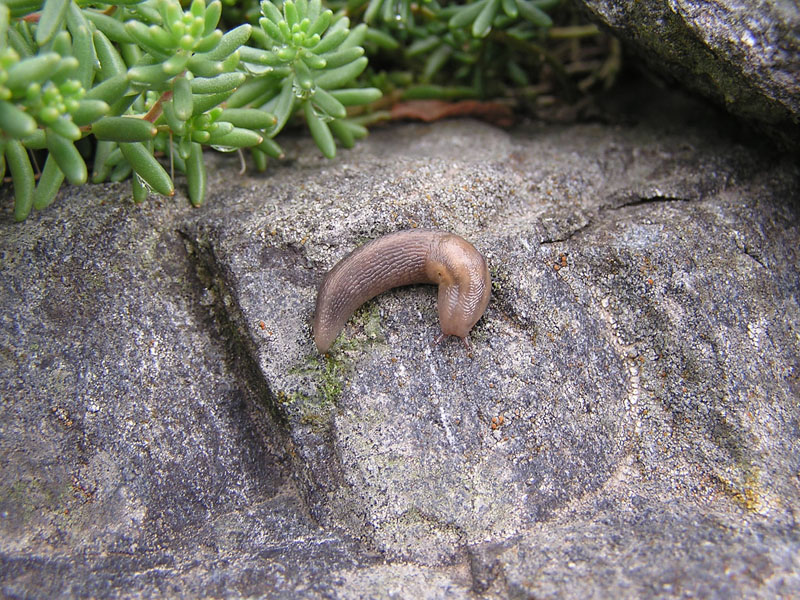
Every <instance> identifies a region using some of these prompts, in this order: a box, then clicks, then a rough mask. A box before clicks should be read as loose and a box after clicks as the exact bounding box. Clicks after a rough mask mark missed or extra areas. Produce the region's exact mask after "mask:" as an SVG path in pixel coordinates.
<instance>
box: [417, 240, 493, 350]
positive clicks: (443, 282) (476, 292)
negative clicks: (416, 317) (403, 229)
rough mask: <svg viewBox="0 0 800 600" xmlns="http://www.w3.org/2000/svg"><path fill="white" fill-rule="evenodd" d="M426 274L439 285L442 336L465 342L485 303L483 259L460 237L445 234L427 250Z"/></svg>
mask: <svg viewBox="0 0 800 600" xmlns="http://www.w3.org/2000/svg"><path fill="white" fill-rule="evenodd" d="M427 271H428V276H429V277H430V278H431V280H432V281H435V282H436V283H438V284H439V303H438V304H439V321H440V323H441V326H442V334H444V335H455V336H458V337H460V338H462V339H464V340H465V339H466V337H467V336H468V335H469V332H470V330H471V329H472V327H473V326H474V325H475V323H477V322H478V319H480V318H481V316H482V315H483V311H485V310H486V305H487V304H489V294H490V293H491V287H492V282H491V278H490V277H489V268H488V266H487V265H486V260H485V259H484V258H483V256H481V254H480V252H478V251H477V250H476V249H475V247H474V246H473V245H472V244H470V243H469V242H468V241H466V240H465V239H464V238H461V237H459V236H457V235H448V236H445V237H443V238H441V239H440V240H439V241H438V242H437V243H436V244H435V246H434V247H433V248H432V249H431V254H430V261H429V263H428V266H427Z"/></svg>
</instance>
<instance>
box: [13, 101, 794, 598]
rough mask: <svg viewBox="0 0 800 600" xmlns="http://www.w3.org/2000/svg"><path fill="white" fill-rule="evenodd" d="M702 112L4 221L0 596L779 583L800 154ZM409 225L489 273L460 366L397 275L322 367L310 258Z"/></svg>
mask: <svg viewBox="0 0 800 600" xmlns="http://www.w3.org/2000/svg"><path fill="white" fill-rule="evenodd" d="M640 110H641V108H640ZM702 110H703V109H700V108H698V109H697V111H700V113H698V112H697V111H694V112H692V111H686V112H682V113H678V114H670V113H668V112H663V111H655V112H654V113H644V114H643V113H641V112H640V113H638V114H635V115H628V116H627V117H626V124H617V125H599V124H594V125H592V124H588V125H587V124H584V125H570V126H543V125H527V126H524V127H519V128H518V129H516V130H515V131H514V132H513V133H508V132H504V131H501V130H499V129H495V128H492V127H490V126H487V125H482V124H478V123H475V122H472V121H452V122H441V123H436V124H433V125H403V126H394V127H391V128H385V129H378V130H376V131H375V132H373V134H372V135H371V136H370V138H369V139H368V140H366V141H365V142H363V143H361V144H359V145H358V146H357V147H356V148H355V149H354V150H353V151H350V152H342V153H341V154H340V155H339V157H338V158H337V159H335V160H334V161H326V160H323V159H322V158H320V157H318V155H317V154H316V153H315V152H314V150H313V146H312V143H311V142H310V141H309V140H305V139H298V140H296V141H294V142H290V143H288V144H287V145H286V150H287V154H288V155H289V156H290V157H292V158H291V160H290V161H289V162H288V163H287V164H284V165H276V166H273V167H272V168H271V170H270V171H269V172H268V173H266V174H265V175H261V174H249V175H247V176H244V177H240V178H237V177H235V176H234V173H235V168H236V167H235V166H234V161H232V160H230V159H228V158H227V157H222V158H219V157H217V158H214V159H213V161H214V162H213V164H214V165H215V168H214V169H212V171H211V174H210V178H209V186H210V187H209V189H210V191H211V192H210V197H209V200H208V204H207V206H206V207H204V208H202V209H200V210H190V209H188V208H186V205H185V202H184V201H183V200H181V199H175V200H157V199H153V198H151V199H150V200H149V201H148V202H147V203H146V204H144V205H142V206H133V205H130V204H128V203H126V202H121V201H120V200H119V199H118V197H119V196H120V195H121V193H122V192H123V191H124V190H126V189H127V187H126V186H118V185H109V186H101V187H98V186H92V187H83V188H79V189H75V188H70V189H68V190H67V193H66V194H65V196H66V197H63V198H61V200H60V201H59V202H58V203H56V204H55V205H54V206H53V207H52V208H51V209H48V210H47V211H44V212H42V213H37V214H36V215H34V216H33V217H32V218H31V219H29V220H28V221H26V222H25V223H23V224H21V225H16V224H13V223H12V216H11V214H10V211H9V210H6V212H5V213H4V215H3V222H2V223H0V228H2V234H0V258H2V262H3V285H2V287H1V288H0V294H2V297H3V303H4V306H5V307H6V310H5V311H4V312H3V314H2V317H0V325H2V327H0V336H1V343H2V347H3V348H4V352H3V353H2V355H0V356H2V361H3V362H2V367H1V368H2V372H3V378H2V383H0V386H2V388H0V389H1V390H2V391H1V392H0V393H2V397H3V398H4V402H3V404H2V407H0V411H2V414H0V428H2V429H0V434H1V435H0V458H2V460H3V464H4V465H8V467H6V468H5V469H3V471H2V475H0V489H1V490H2V495H1V496H0V560H2V572H3V574H4V577H3V584H2V585H3V588H2V591H3V594H4V595H9V596H15V595H30V596H54V595H75V596H163V595H189V596H200V595H202V596H209V595H210V596H233V597H242V596H267V597H287V598H288V597H320V596H324V597H335V598H348V599H349V598H366V597H377V598H384V597H385V598H389V597H394V596H396V595H407V596H408V597H411V596H413V597H421V598H468V597H476V595H478V596H479V597H484V598H503V597H520V598H525V597H531V596H535V597H558V598H586V597H640V596H648V595H652V596H656V595H657V596H660V597H683V596H711V597H727V596H746V597H764V598H767V597H775V596H778V595H783V596H787V597H788V596H792V595H797V594H800V578H799V577H798V573H800V564H798V558H797V557H798V556H800V552H799V551H800V535H799V533H798V528H797V525H796V521H795V517H794V515H796V514H797V511H798V509H800V500H798V498H800V495H799V494H798V484H799V481H798V472H800V453H798V448H797V439H798V434H799V433H800V432H799V431H798V429H800V421H799V420H798V412H797V399H798V392H799V391H800V390H799V388H800V386H799V385H798V372H800V341H798V337H797V331H798V330H800V307H798V300H797V290H798V289H800V286H799V285H798V284H800V270H798V264H800V261H798V258H800V257H798V253H800V250H798V248H800V245H798V237H799V236H798V212H799V211H800V202H798V200H799V199H800V198H799V197H798V189H800V186H798V184H799V183H800V169H798V168H797V166H796V165H794V164H792V162H791V161H790V160H789V159H787V158H785V157H781V156H780V155H776V154H770V153H769V152H768V151H765V150H764V148H763V147H761V146H751V147H750V146H745V145H740V144H738V143H736V142H735V141H732V140H731V138H729V137H726V135H724V134H722V133H720V131H719V129H718V127H717V122H716V121H715V119H714V118H707V119H698V118H697V115H698V114H703V113H702ZM681 115H683V116H684V117H685V116H687V115H691V117H690V118H691V120H692V121H693V122H695V123H696V122H697V121H702V122H703V124H700V125H698V124H687V122H686V119H685V118H684V117H682V116H681ZM408 227H437V228H442V229H448V230H452V231H455V232H456V233H459V234H461V235H463V236H465V237H467V238H468V239H470V240H471V241H472V242H473V243H474V244H475V245H476V247H477V248H478V249H479V250H481V251H482V252H483V253H484V254H485V255H486V257H487V259H488V261H489V264H490V268H491V272H492V276H493V298H492V301H491V302H490V305H489V308H488V310H487V312H486V314H485V316H484V317H483V319H481V321H479V323H478V325H477V326H476V327H475V329H474V330H473V333H472V335H471V339H472V344H473V350H472V352H467V351H466V350H465V348H464V347H463V346H462V345H461V344H460V343H459V342H458V340H456V339H451V340H445V341H444V342H442V343H441V344H439V345H437V346H434V345H432V343H431V342H432V341H433V340H434V338H435V337H436V336H437V335H438V323H437V317H436V307H435V302H436V300H435V290H434V289H433V288H432V287H431V286H414V287H410V288H402V289H397V290H393V291H391V292H388V293H386V294H383V295H381V296H380V297H378V298H377V299H376V300H374V301H371V302H369V303H367V304H366V305H365V306H364V307H363V308H361V309H360V310H359V311H357V313H356V315H355V316H354V318H353V319H351V321H350V322H349V323H348V325H347V326H346V327H345V329H344V332H343V334H342V335H341V336H340V337H339V339H338V340H337V342H336V343H335V344H334V347H333V349H332V351H331V352H330V353H329V355H327V356H325V357H321V356H319V355H317V353H316V351H315V348H314V344H313V340H312V338H311V335H310V326H309V323H310V318H311V314H312V311H313V305H314V298H315V293H316V286H317V285H318V282H319V280H320V279H321V277H322V275H323V274H324V272H325V271H326V270H327V269H328V268H330V267H331V266H332V265H333V264H334V263H335V262H336V261H337V260H338V259H339V258H341V257H342V256H343V255H344V254H346V253H347V252H349V251H350V250H352V249H353V248H354V247H356V246H357V245H358V244H360V243H363V242H364V241H366V240H368V239H371V238H373V237H375V236H377V235H380V234H383V233H386V232H389V231H394V230H396V229H400V228H408ZM6 399H7V400H6ZM65 573H69V574H70V576H69V579H68V580H67V579H65V577H64V574H65Z"/></svg>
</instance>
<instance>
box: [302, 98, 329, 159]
mask: <svg viewBox="0 0 800 600" xmlns="http://www.w3.org/2000/svg"><path fill="white" fill-rule="evenodd" d="M303 113H304V114H305V117H306V122H307V123H308V129H309V130H310V131H311V137H312V138H314V142H316V144H317V146H318V147H319V149H320V150H321V151H322V154H323V155H325V156H326V157H327V158H333V157H334V156H336V142H334V141H333V135H331V130H330V129H329V128H328V124H327V123H325V121H323V120H322V119H321V118H320V117H319V115H317V113H316V112H314V107H313V106H311V102H310V101H308V100H306V101H305V102H303Z"/></svg>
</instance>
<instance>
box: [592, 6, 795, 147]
mask: <svg viewBox="0 0 800 600" xmlns="http://www.w3.org/2000/svg"><path fill="white" fill-rule="evenodd" d="M581 4H582V5H583V6H585V7H586V9H587V10H588V12H589V14H590V15H591V16H592V18H594V19H595V20H597V21H599V22H600V23H602V24H603V25H606V26H607V27H609V28H610V29H611V31H612V32H613V33H614V35H615V36H617V37H618V38H620V39H621V40H622V41H623V43H624V44H625V45H626V46H627V48H628V50H629V54H630V55H631V56H633V57H635V59H636V60H641V61H642V62H643V63H644V64H646V65H647V66H648V67H649V68H650V69H652V70H653V71H654V72H656V73H659V74H660V75H662V76H663V77H665V79H666V80H667V82H668V83H672V82H677V83H679V84H680V85H682V86H683V87H684V88H686V89H688V90H691V91H693V92H695V93H698V94H700V95H702V96H704V97H706V98H708V99H710V100H712V101H713V102H715V103H716V104H718V105H720V106H723V107H725V108H726V109H727V110H728V111H730V112H731V113H732V114H734V115H737V116H738V117H741V118H743V119H745V120H746V121H747V122H749V123H750V124H751V125H755V126H756V127H757V128H759V129H761V130H763V131H764V132H766V133H767V134H768V135H770V136H771V137H773V138H774V139H776V140H778V142H779V143H780V144H782V145H784V146H786V147H789V148H792V149H794V150H795V151H797V150H800V142H798V140H800V33H798V32H800V8H798V5H797V3H795V2H783V1H781V0H767V1H764V2H757V3H753V2H746V1H744V0H724V1H723V2H713V3H708V2H696V1H694V0H640V1H637V2H614V1H613V0H582V2H581Z"/></svg>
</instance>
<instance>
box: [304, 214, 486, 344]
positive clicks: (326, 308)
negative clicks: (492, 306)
mask: <svg viewBox="0 0 800 600" xmlns="http://www.w3.org/2000/svg"><path fill="white" fill-rule="evenodd" d="M413 283H434V284H438V285H439V302H438V305H439V322H440V323H441V327H442V335H441V336H439V337H438V338H437V340H436V341H437V342H438V341H440V340H441V339H442V338H443V337H444V336H446V335H455V336H458V337H460V338H461V339H462V340H463V341H464V343H465V344H466V345H467V347H469V343H468V342H467V335H469V332H470V330H471V329H472V327H473V325H475V323H476V322H477V321H478V319H480V318H481V315H482V314H483V311H484V310H486V305H487V304H488V303H489V294H490V292H491V278H490V277H489V268H488V267H487V265H486V260H485V259H484V258H483V256H481V254H480V253H479V252H478V251H477V250H476V249H475V247H474V246H473V245H472V244H470V243H469V242H468V241H467V240H465V239H464V238H462V237H460V236H458V235H455V234H452V233H447V232H445V231H431V230H420V229H409V230H406V231H398V232H395V233H390V234H388V235H385V236H383V237H380V238H377V239H374V240H372V241H371V242H368V243H366V244H364V245H363V246H361V247H359V248H356V249H355V250H354V251H353V252H352V253H350V254H349V255H347V256H346V257H344V258H343V259H342V260H340V261H339V262H338V263H337V264H336V266H334V267H333V269H331V270H330V271H329V272H328V274H327V275H325V278H324V279H323V280H322V284H321V285H320V287H319V292H318V293H317V308H316V312H315V314H314V323H313V328H314V341H315V342H316V344H317V349H318V350H319V351H320V353H323V354H324V353H325V352H327V350H328V348H330V347H331V344H333V341H334V340H335V339H336V336H337V335H339V332H340V331H341V330H342V328H343V327H344V325H345V323H346V322H347V320H348V319H349V318H350V317H351V316H352V314H353V312H355V310H356V309H357V308H358V307H359V306H361V305H362V304H363V303H364V302H366V301H367V300H369V299H370V298H374V297H375V296H377V295H378V294H380V293H381V292H384V291H386V290H388V289H390V288H393V287H398V286H401V285H410V284H413Z"/></svg>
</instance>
